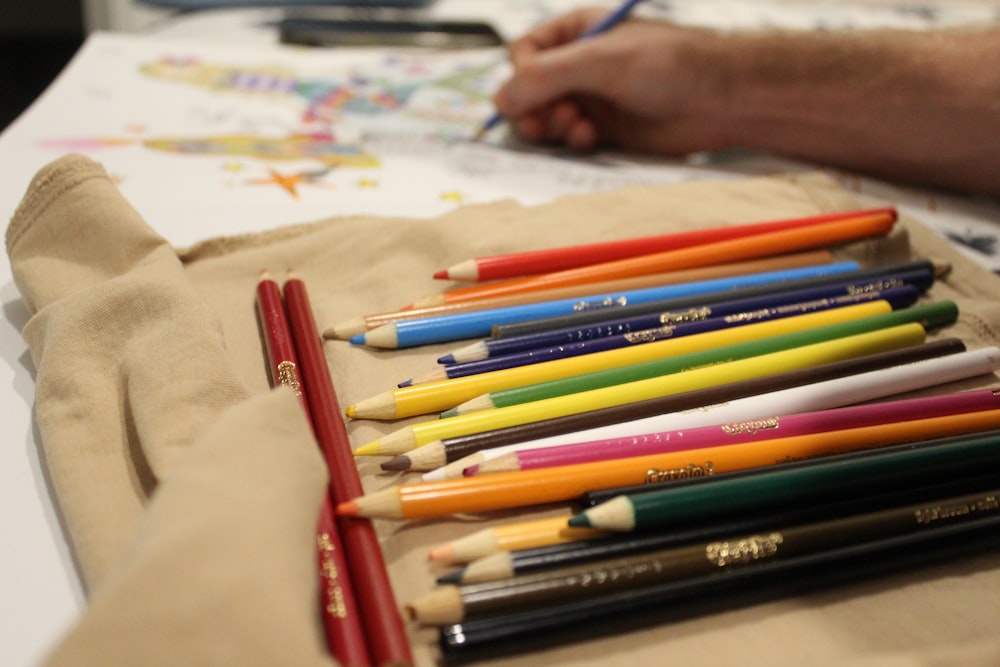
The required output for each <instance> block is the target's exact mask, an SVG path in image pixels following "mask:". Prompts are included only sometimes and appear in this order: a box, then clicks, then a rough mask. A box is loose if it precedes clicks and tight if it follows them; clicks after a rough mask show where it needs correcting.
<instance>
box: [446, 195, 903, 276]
mask: <svg viewBox="0 0 1000 667" xmlns="http://www.w3.org/2000/svg"><path fill="white" fill-rule="evenodd" d="M876 211H885V212H889V213H891V214H892V215H895V214H896V212H895V210H894V209H892V208H879V209H865V210H861V211H842V212H838V213H825V214H822V215H813V216H807V217H802V218H790V219H785V220H775V221H772V222H757V223H749V224H742V225H730V226H724V227H711V228H707V229H696V230H692V231H686V232H675V233H673V234H660V235H657V236H645V237H640V238H629V239H621V240H616V241H605V242H603V243H588V244H583V245H574V246H563V247H558V248H545V249H542V250H532V251H527V252H517V253H508V254H503V255H492V256H488V257H476V258H474V259H470V260H465V261H463V262H460V263H458V264H455V265H453V266H450V267H448V268H447V269H444V270H442V271H438V272H437V273H435V274H434V277H435V278H438V279H444V280H463V281H472V282H484V281H487V280H502V279H506V278H516V277H519V276H528V275H537V274H539V273H551V272H552V271H563V270H565V269H573V268H576V267H580V266H586V265H588V264H597V263H599V262H610V261H613V260H618V259H625V258H627V257H636V256H638V255H646V254H649V253H651V252H662V251H664V250H678V249H680V248H689V247H691V246H695V245H701V244H703V243H712V242H715V241H722V240H725V239H736V238H743V237H746V236H752V235H754V234H761V233H764V232H774V231H780V230H782V229H790V228H792V227H802V226H804V225H812V224H816V223H819V222H829V221H831V220H843V219H844V218H849V217H856V216H858V215H861V214H864V213H872V212H876Z"/></svg>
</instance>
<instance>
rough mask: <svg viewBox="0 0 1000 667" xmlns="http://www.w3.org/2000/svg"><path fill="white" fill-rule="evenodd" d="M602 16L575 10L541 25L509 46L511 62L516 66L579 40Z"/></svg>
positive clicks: (585, 10)
mask: <svg viewBox="0 0 1000 667" xmlns="http://www.w3.org/2000/svg"><path fill="white" fill-rule="evenodd" d="M602 15H603V12H601V11H600V10H594V9H577V10H574V11H571V12H568V13H566V14H563V15H561V16H559V17H558V18H556V19H553V20H551V21H547V22H545V23H543V24H541V25H540V26H538V27H537V28H534V29H533V30H531V31H530V32H528V33H527V34H525V35H524V36H522V37H520V38H518V39H516V40H514V42H512V43H511V44H510V46H509V47H508V49H507V50H508V52H509V54H510V59H511V62H512V63H513V64H514V65H515V66H517V65H518V63H519V62H521V61H522V59H523V58H525V57H530V56H533V55H535V54H536V53H539V52H541V51H546V50H548V49H552V48H555V47H557V46H561V45H563V44H568V43H570V42H573V41H575V40H577V39H579V38H580V35H582V34H583V33H584V32H586V31H587V29H589V28H590V26H592V25H594V24H595V23H597V22H598V21H599V20H600V19H601V16H602Z"/></svg>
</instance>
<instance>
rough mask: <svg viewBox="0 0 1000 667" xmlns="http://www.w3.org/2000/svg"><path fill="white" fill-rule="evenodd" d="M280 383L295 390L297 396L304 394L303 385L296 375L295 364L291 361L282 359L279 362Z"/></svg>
mask: <svg viewBox="0 0 1000 667" xmlns="http://www.w3.org/2000/svg"><path fill="white" fill-rule="evenodd" d="M277 370H278V384H281V385H284V386H286V387H288V388H289V389H291V390H292V391H294V392H295V395H296V396H301V395H302V385H301V384H299V380H298V378H297V377H296V376H295V364H293V363H292V362H290V361H282V362H281V363H279V364H278V369H277Z"/></svg>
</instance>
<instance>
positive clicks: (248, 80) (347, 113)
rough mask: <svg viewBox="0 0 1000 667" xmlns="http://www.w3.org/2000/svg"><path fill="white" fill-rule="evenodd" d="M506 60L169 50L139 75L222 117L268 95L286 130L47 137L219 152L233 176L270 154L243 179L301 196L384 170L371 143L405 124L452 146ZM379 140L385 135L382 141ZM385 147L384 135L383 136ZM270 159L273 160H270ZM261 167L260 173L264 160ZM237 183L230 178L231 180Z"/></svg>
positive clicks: (453, 194) (63, 146) (424, 139)
mask: <svg viewBox="0 0 1000 667" xmlns="http://www.w3.org/2000/svg"><path fill="white" fill-rule="evenodd" d="M497 62H499V61H498V59H497V58H496V57H495V56H493V55H490V56H489V57H488V58H486V59H484V58H478V59H472V60H469V59H455V58H452V57H449V58H441V57H435V56H433V55H427V56H425V55H407V56H399V55H395V54H389V55H386V56H384V57H383V59H382V60H381V61H380V62H377V63H375V64H374V65H372V64H371V63H368V64H367V65H366V66H364V67H361V66H358V67H356V68H354V69H352V70H350V71H343V72H339V74H338V75H337V76H329V77H314V76H309V75H307V74H302V73H300V72H297V71H296V70H295V69H293V68H291V67H278V66H267V65H261V66H244V65H226V64H220V63H218V62H208V61H206V60H203V59H201V58H196V57H164V58H161V59H159V60H156V61H152V62H147V63H143V64H141V65H140V66H139V67H138V69H139V72H140V73H141V75H142V76H143V77H145V78H147V79H149V80H153V81H156V82H159V83H162V84H163V85H165V86H183V87H185V88H187V89H189V90H194V91H204V92H205V93H206V94H205V96H204V104H205V105H206V108H205V109H204V110H201V111H200V112H199V115H200V117H202V118H205V119H213V120H214V119H215V118H217V117H219V116H220V115H222V114H221V113H220V112H219V111H218V110H214V111H213V109H212V108H211V107H212V105H214V104H218V103H219V101H220V100H223V99H227V100H228V99H233V98H235V99H237V100H251V99H252V100H255V101H257V102H259V101H261V100H263V101H265V102H267V103H271V104H273V105H274V109H275V110H276V111H275V113H277V114H280V115H278V116H275V117H278V118H280V119H281V120H280V121H279V123H280V124H283V125H284V126H285V127H286V131H285V132H279V133H275V132H274V130H273V127H274V126H275V124H276V123H275V122H274V120H273V118H272V119H271V120H270V121H269V123H268V126H269V128H271V129H270V131H269V132H259V131H250V132H243V133H225V134H212V133H206V134H197V133H196V132H194V131H191V132H190V133H189V134H185V135H171V136H157V135H156V134H155V132H150V133H149V135H148V136H144V137H143V136H138V135H141V134H144V132H143V130H144V128H142V127H141V126H138V125H134V126H133V129H132V132H130V135H129V136H120V137H115V136H112V137H96V138H69V139H49V140H46V141H43V142H41V143H42V145H43V146H45V147H47V148H53V149H59V150H85V151H95V150H99V149H114V148H120V147H125V146H141V147H142V148H144V149H148V150H151V151H156V152H163V153H170V154H174V155H181V156H199V157H217V158H223V159H225V160H227V162H226V163H225V164H224V165H223V166H222V167H221V170H222V171H226V172H228V173H229V174H230V175H232V174H234V173H236V172H237V171H241V172H244V171H245V172H249V171H251V170H252V168H251V167H247V166H245V165H241V166H239V167H237V163H234V162H233V159H235V158H245V159H249V160H252V161H259V162H263V163H264V165H263V169H264V172H263V173H264V175H263V176H260V177H256V176H254V177H248V178H246V179H245V180H243V181H242V184H244V185H248V186H258V185H260V184H262V183H274V184H279V185H280V186H281V187H282V189H284V190H285V191H286V192H287V193H288V194H289V195H291V196H293V197H296V198H298V192H299V186H300V185H303V184H312V185H318V184H320V183H321V182H322V181H323V178H324V177H325V176H326V175H327V174H329V173H330V172H331V170H334V169H351V170H354V169H366V170H371V169H377V168H380V167H383V166H384V162H383V160H382V158H381V157H380V156H379V155H378V154H377V153H376V152H375V151H374V150H373V149H372V148H371V147H370V146H369V145H368V144H369V143H371V140H372V139H373V138H376V137H378V136H379V135H380V134H382V133H383V131H384V130H383V128H385V127H387V124H386V122H385V121H386V118H388V117H391V122H392V124H393V127H397V128H398V127H399V123H401V122H402V123H403V124H404V125H405V127H406V128H407V130H408V131H410V132H416V134H417V135H419V136H420V137H421V143H422V144H423V146H422V150H425V151H426V150H427V149H428V142H430V143H433V144H436V145H437V147H438V148H444V147H446V146H447V145H448V144H450V143H452V142H453V141H454V140H455V138H456V137H464V136H468V135H469V134H470V133H471V132H472V129H473V128H474V127H475V126H476V124H477V123H478V122H481V119H482V118H484V117H485V116H486V115H487V114H488V113H489V109H490V106H489V95H490V93H491V91H492V90H493V89H494V87H495V86H496V84H497V81H496V78H497V72H496V69H497V67H496V64H497ZM376 143H378V140H377V139H376ZM381 143H382V144H383V148H385V147H386V146H385V142H384V141H383V142H381ZM274 163H311V164H315V165H317V167H316V168H313V169H303V170H298V171H296V172H295V173H294V174H289V173H286V172H283V171H280V170H278V169H276V168H275V167H274V166H273V165H274ZM268 165H271V166H268ZM256 171H258V172H260V171H261V167H260V166H258V167H257V168H256ZM230 183H232V181H230ZM377 183H378V181H377V180H376V179H374V178H361V179H357V180H356V185H357V188H359V189H372V188H373V187H374V186H375V185H376V184H377ZM440 200H441V201H449V202H455V203H459V202H461V201H462V200H463V197H462V195H461V193H460V192H459V191H458V190H454V191H449V192H446V193H444V194H441V195H440Z"/></svg>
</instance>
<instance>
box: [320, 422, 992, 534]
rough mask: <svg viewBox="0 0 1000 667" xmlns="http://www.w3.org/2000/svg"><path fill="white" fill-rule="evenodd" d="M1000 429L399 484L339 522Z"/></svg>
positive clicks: (890, 430)
mask: <svg viewBox="0 0 1000 667" xmlns="http://www.w3.org/2000/svg"><path fill="white" fill-rule="evenodd" d="M996 428H1000V410H984V411H980V412H974V413H965V414H957V415H948V416H946V417H933V418H928V419H914V420H910V421H903V422H893V423H889V424H879V425H877V426H867V427H863V428H853V429H843V430H839V431H827V432H822V433H814V434H809V435H801V436H793V437H788V438H775V439H773V440H762V441H760V442H755V443H746V444H743V445H739V446H720V447H708V448H705V449H701V450H696V451H691V452H671V453H669V454H657V455H652V456H637V457H633V458H628V459H620V460H618V461H599V462H596V463H580V464H577V465H568V466H560V467H557V468H543V469H539V470H527V471H519V472H507V473H497V474H495V475H485V476H482V477H464V478H462V479H451V480H445V481H441V482H422V483H415V484H403V485H401V486H396V487H393V488H390V489H386V490H384V491H380V492H377V493H373V494H369V495H366V496H362V497H360V498H356V499H354V500H352V501H349V502H345V503H341V504H340V505H338V506H337V513H338V514H340V515H344V516H365V517H372V518H384V519H414V518H419V517H435V516H445V515H450V514H457V513H463V512H489V511H494V510H502V509H512V508H516V507H526V506H530V505H540V504H544V503H555V502H565V501H570V500H574V499H576V498H579V497H580V496H582V495H583V494H584V493H588V492H590V491H597V490H602V489H610V488H615V487H619V486H632V485H636V484H648V483H654V482H662V481H669V480H672V479H674V480H679V479H688V478H690V477H694V476H704V475H714V474H719V473H725V472H733V471H737V470H747V469H750V468H760V467H764V466H770V465H775V464H779V463H783V462H787V461H791V460H799V459H805V458H815V457H820V456H829V455H832V454H841V453H845V452H851V451H858V450H863V449H872V448H875V447H885V446H888V445H895V444H902V443H907V442H918V441H921V440H931V439H934V438H942V437H948V436H953V435H963V434H967V433H978V432H982V431H988V430H991V429H996Z"/></svg>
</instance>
